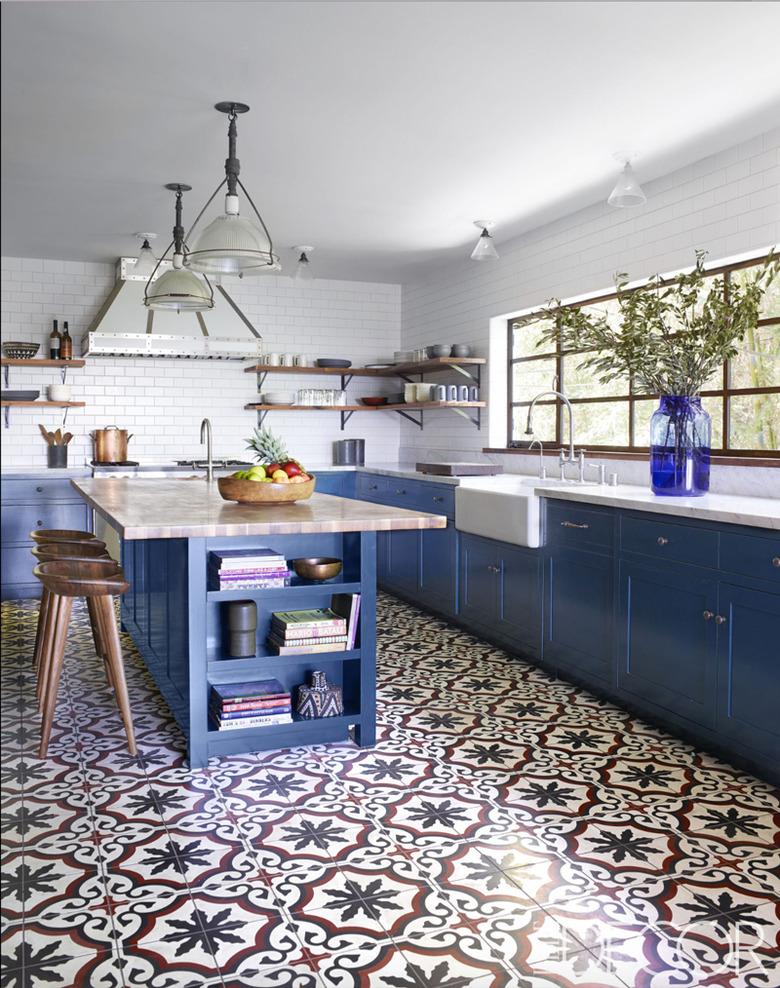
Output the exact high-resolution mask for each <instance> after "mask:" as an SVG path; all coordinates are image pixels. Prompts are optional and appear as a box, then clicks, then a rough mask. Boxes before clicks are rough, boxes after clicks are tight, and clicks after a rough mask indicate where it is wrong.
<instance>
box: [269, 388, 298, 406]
mask: <svg viewBox="0 0 780 988" xmlns="http://www.w3.org/2000/svg"><path fill="white" fill-rule="evenodd" d="M296 398H297V394H296V393H295V392H294V391H264V392H263V394H262V395H261V399H262V400H261V404H263V405H294V404H295V399H296Z"/></svg>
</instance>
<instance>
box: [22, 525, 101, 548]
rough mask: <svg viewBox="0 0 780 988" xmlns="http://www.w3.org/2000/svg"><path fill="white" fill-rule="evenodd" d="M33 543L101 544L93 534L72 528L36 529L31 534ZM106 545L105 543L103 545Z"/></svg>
mask: <svg viewBox="0 0 780 988" xmlns="http://www.w3.org/2000/svg"><path fill="white" fill-rule="evenodd" d="M30 539H31V541H33V542H99V541H100V539H96V538H95V536H94V535H93V534H92V532H82V531H78V530H74V529H72V528H36V529H35V530H34V531H32V532H30ZM102 544H103V545H105V542H104V543H102Z"/></svg>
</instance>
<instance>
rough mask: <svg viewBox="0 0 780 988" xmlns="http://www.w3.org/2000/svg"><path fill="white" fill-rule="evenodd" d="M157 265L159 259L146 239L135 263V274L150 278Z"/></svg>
mask: <svg viewBox="0 0 780 988" xmlns="http://www.w3.org/2000/svg"><path fill="white" fill-rule="evenodd" d="M156 266H157V259H156V258H155V256H154V254H153V253H152V248H151V247H150V246H149V241H148V240H144V242H143V244H142V246H141V249H140V251H139V252H138V257H137V259H136V262H135V264H134V265H133V274H134V275H137V276H139V277H144V278H148V277H149V275H150V274H151V273H152V272H153V271H154V269H155V267H156Z"/></svg>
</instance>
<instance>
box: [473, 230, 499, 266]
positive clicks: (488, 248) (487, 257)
mask: <svg viewBox="0 0 780 988" xmlns="http://www.w3.org/2000/svg"><path fill="white" fill-rule="evenodd" d="M474 226H475V227H476V228H477V229H478V230H481V231H482V232H481V233H480V235H479V240H478V241H477V244H476V246H475V248H474V250H473V251H472V252H471V260H472V261H496V260H498V251H497V250H496V248H495V246H494V245H493V238H492V237H491V235H490V231H491V230H492V229H493V227H494V226H495V224H494V223H493V221H492V220H474Z"/></svg>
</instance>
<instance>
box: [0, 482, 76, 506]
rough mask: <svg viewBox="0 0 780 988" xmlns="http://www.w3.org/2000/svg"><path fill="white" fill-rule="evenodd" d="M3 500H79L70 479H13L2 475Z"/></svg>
mask: <svg viewBox="0 0 780 988" xmlns="http://www.w3.org/2000/svg"><path fill="white" fill-rule="evenodd" d="M2 491H3V501H4V502H5V501H39V500H41V499H43V500H46V501H79V500H81V499H80V497H79V495H78V494H77V493H76V491H75V490H74V489H73V485H72V484H71V482H70V480H67V479H66V478H65V477H58V478H57V479H56V480H55V479H54V478H52V479H51V480H50V479H49V478H48V477H46V478H45V479H41V480H13V479H7V478H5V477H3V483H2Z"/></svg>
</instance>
